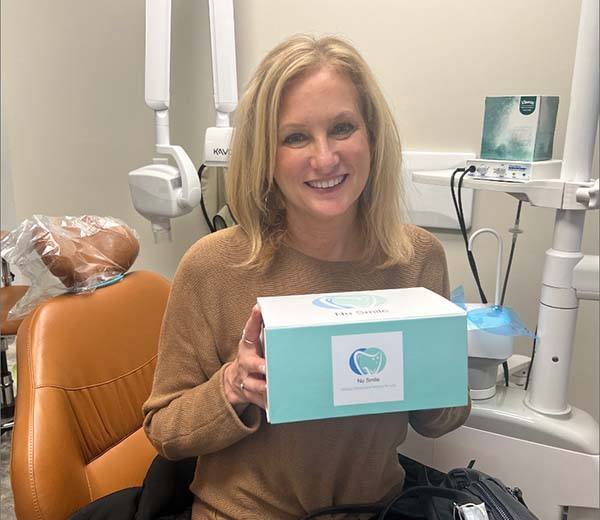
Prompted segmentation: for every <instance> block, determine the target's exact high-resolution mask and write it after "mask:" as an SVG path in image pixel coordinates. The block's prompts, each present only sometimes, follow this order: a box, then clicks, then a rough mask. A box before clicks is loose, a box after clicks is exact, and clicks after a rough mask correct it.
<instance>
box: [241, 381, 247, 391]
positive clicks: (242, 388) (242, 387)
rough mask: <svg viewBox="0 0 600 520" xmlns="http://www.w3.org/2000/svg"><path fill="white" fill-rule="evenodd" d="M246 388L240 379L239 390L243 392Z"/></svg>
mask: <svg viewBox="0 0 600 520" xmlns="http://www.w3.org/2000/svg"><path fill="white" fill-rule="evenodd" d="M245 389H246V385H245V384H244V382H243V381H242V382H241V383H240V390H241V391H242V392H243V391H244V390H245Z"/></svg>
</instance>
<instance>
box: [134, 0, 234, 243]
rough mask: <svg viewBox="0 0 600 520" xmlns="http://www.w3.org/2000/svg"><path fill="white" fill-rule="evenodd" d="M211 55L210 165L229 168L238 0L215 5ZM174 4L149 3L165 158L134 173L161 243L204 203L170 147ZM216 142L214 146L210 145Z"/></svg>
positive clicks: (160, 150) (190, 172) (154, 93)
mask: <svg viewBox="0 0 600 520" xmlns="http://www.w3.org/2000/svg"><path fill="white" fill-rule="evenodd" d="M209 14H210V26H211V53H212V63H213V85H214V89H215V92H214V97H215V107H216V109H217V127H216V128H209V129H208V130H207V135H206V142H207V144H206V145H205V151H207V152H208V151H210V154H209V153H206V164H207V165H209V166H225V165H226V164H227V159H228V156H229V141H230V138H231V133H232V129H231V128H230V127H229V113H231V112H232V111H233V110H235V107H236V105H237V77H236V65H235V37H234V24H233V3H232V0H209ZM170 56H171V0H146V54H145V63H146V67H145V99H146V104H147V105H148V106H149V107H150V108H151V109H152V110H154V113H155V117H156V152H157V154H161V155H163V156H164V155H166V156H170V157H172V158H173V159H174V161H175V163H176V165H177V167H175V166H172V165H169V164H168V163H167V161H166V158H164V157H158V158H155V159H154V161H153V164H151V165H148V166H143V167H142V168H138V169H137V170H134V171H132V172H130V173H129V187H130V191H131V197H132V200H133V204H134V206H135V208H136V210H137V211H138V212H139V213H141V214H142V215H143V216H144V217H146V218H147V219H148V220H150V222H151V223H152V230H153V232H154V237H155V241H158V240H159V238H160V237H161V236H163V235H166V236H167V238H168V240H170V239H171V224H170V219H171V218H175V217H179V216H181V215H185V214H186V213H189V212H190V211H191V210H192V209H193V208H194V207H196V206H197V205H198V204H199V202H200V198H201V190H200V181H199V178H198V174H197V170H196V168H195V166H194V164H193V162H192V160H191V159H190V157H189V156H188V155H187V153H186V152H185V150H184V149H183V148H182V147H181V146H177V145H172V144H171V143H170V132H169V101H170ZM209 139H210V146H209V145H208V143H209Z"/></svg>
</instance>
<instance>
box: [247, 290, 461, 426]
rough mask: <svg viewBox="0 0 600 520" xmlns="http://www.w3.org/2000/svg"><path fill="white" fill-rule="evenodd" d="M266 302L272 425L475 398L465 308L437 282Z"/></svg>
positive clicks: (457, 403) (262, 303) (446, 404)
mask: <svg viewBox="0 0 600 520" xmlns="http://www.w3.org/2000/svg"><path fill="white" fill-rule="evenodd" d="M258 303H259V304H260V306H261V311H262V314H263V320H264V331H263V337H264V344H265V358H266V365H267V419H268V421H269V422H270V423H272V424H277V423H287V422H294V421H305V420H313V419H324V418H333V417H347V416H352V415H365V414H374V413H386V412H398V411H409V410H421V409H429V408H442V407H452V406H464V405H465V404H467V401H468V398H467V387H468V380H467V377H468V376H467V325H466V314H465V311H464V310H463V309H461V308H460V307H458V306H457V305H454V304H453V303H451V302H449V301H448V300H446V299H445V298H442V297H441V296H439V295H437V294H436V293H433V292H432V291H429V290H427V289H424V288H410V289H390V290H385V291H369V292H351V293H335V294H325V295H323V294H321V295H302V296H283V297H269V298H259V299H258Z"/></svg>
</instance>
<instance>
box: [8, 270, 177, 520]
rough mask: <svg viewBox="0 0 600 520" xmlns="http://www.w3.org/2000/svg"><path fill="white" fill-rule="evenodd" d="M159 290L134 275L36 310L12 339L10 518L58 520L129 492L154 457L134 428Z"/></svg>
mask: <svg viewBox="0 0 600 520" xmlns="http://www.w3.org/2000/svg"><path fill="white" fill-rule="evenodd" d="M168 294H169V282H168V281H167V280H166V279H164V278H162V277H161V276H159V275H157V274H154V273H150V272H145V271H137V272H133V273H129V274H128V275H126V276H125V278H124V279H123V280H121V281H120V282H117V283H115V284H114V285H110V286H107V287H103V288H101V289H97V290H96V291H95V292H93V293H91V294H79V295H63V296H59V297H56V298H53V299H51V300H49V301H47V302H45V303H43V304H41V305H40V306H39V307H37V308H36V309H35V310H34V311H33V312H31V314H30V315H29V316H28V317H27V318H26V319H25V320H24V321H23V323H22V324H21V327H20V328H19V331H18V335H17V370H18V378H17V382H18V386H17V402H16V414H15V426H14V431H13V441H12V444H13V445H12V460H11V480H12V486H13V493H14V502H15V511H16V514H17V518H20V519H21V518H23V519H36V520H42V519H43V520H60V519H62V518H68V517H69V516H70V515H71V514H72V513H73V512H74V511H76V510H78V509H80V508H81V507H83V506H85V505H86V504H88V503H89V502H91V501H93V500H96V499H97V498H99V497H102V496H104V495H107V494H109V493H112V492H114V491H117V490H119V489H123V488H127V487H132V486H139V485H140V484H141V483H142V481H143V478H144V476H145V474H146V471H147V469H148V467H149V465H150V463H151V461H152V459H153V458H154V456H155V455H156V451H155V450H154V448H153V447H152V445H151V444H150V443H149V441H148V440H147V438H146V436H145V434H144V432H143V430H142V429H141V424H142V419H143V417H142V404H143V402H144V401H145V400H146V398H147V397H148V395H149V394H150V390H151V387H152V379H153V376H154V369H155V366H156V356H157V351H158V340H159V333H160V327H161V322H162V316H163V313H164V310H165V307H166V303H167V298H168Z"/></svg>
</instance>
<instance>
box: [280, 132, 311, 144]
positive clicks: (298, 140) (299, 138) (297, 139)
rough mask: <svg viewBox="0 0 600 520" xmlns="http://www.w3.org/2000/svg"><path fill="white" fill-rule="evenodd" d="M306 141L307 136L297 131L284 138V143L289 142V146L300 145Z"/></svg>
mask: <svg viewBox="0 0 600 520" xmlns="http://www.w3.org/2000/svg"><path fill="white" fill-rule="evenodd" d="M305 141H306V136H305V135H304V134H300V133H295V134H290V135H288V136H287V137H286V138H285V139H284V140H283V144H287V145H289V146H299V145H301V144H304V142H305Z"/></svg>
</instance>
